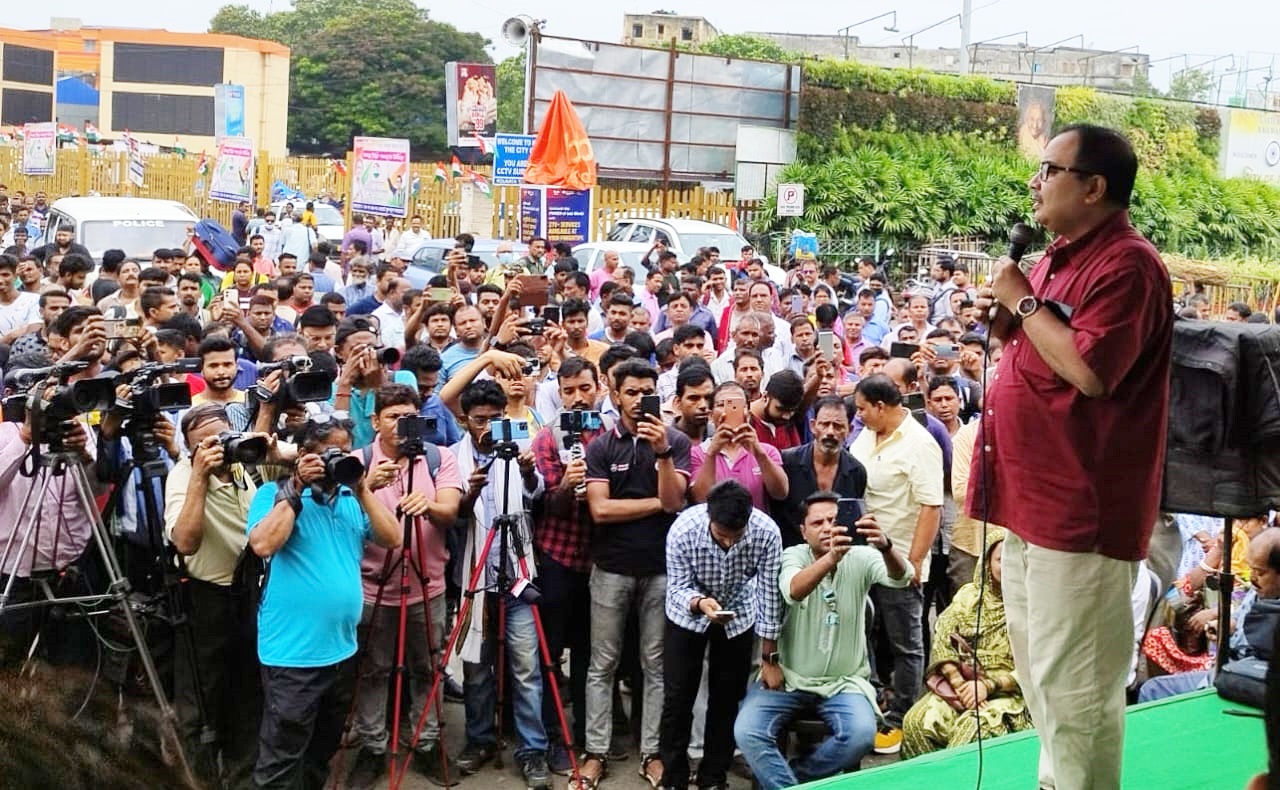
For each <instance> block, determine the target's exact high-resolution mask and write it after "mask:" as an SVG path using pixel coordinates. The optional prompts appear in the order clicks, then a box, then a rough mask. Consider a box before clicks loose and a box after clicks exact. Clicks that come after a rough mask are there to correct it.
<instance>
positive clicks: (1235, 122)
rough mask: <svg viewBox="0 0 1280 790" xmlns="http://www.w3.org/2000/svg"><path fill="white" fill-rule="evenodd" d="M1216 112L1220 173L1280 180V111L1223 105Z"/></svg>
mask: <svg viewBox="0 0 1280 790" xmlns="http://www.w3.org/2000/svg"><path fill="white" fill-rule="evenodd" d="M1218 114H1219V115H1220V116H1221V117H1222V146H1221V153H1220V154H1219V164H1220V167H1221V169H1222V175H1223V176H1225V177H1227V178H1236V177H1246V178H1256V179H1259V180H1261V181H1266V182H1269V183H1272V184H1280V112H1268V111H1266V110H1243V109H1238V108H1231V109H1226V108H1223V109H1220V110H1218Z"/></svg>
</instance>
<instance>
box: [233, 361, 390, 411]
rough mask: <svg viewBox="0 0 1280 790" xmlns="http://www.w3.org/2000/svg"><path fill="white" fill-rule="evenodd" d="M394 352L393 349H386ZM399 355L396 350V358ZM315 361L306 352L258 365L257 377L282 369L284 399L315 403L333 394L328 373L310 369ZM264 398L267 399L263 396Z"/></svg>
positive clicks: (294, 401) (331, 379)
mask: <svg viewBox="0 0 1280 790" xmlns="http://www.w3.org/2000/svg"><path fill="white" fill-rule="evenodd" d="M388 350H390V351H392V352H395V349H394V348H393V349H388ZM399 357H400V355H399V353H398V352H397V353H396V358H397V359H399ZM314 364H315V363H313V362H312V360H311V357H309V356H307V355H306V354H298V355H297V356H292V357H287V358H285V359H282V360H280V361H279V362H272V363H270V364H267V365H259V366H258V377H259V378H261V377H263V376H266V375H268V374H270V373H273V372H275V371H277V370H282V371H284V375H285V377H286V378H285V381H284V386H283V387H282V388H281V390H280V391H281V392H283V393H284V396H285V399H286V400H287V401H291V402H293V403H316V402H319V401H326V400H329V398H330V397H331V396H332V395H333V385H332V382H333V378H332V377H331V376H329V375H328V374H326V373H324V372H322V371H318V370H312V367H313V366H314ZM264 400H267V399H266V398H264Z"/></svg>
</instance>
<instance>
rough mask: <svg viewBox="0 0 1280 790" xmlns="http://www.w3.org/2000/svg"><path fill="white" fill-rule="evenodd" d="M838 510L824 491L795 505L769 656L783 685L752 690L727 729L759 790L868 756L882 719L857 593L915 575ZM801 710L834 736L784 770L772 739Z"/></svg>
mask: <svg viewBox="0 0 1280 790" xmlns="http://www.w3.org/2000/svg"><path fill="white" fill-rule="evenodd" d="M838 502H839V496H838V495H837V494H835V493H833V492H831V491H819V492H817V493H815V494H813V495H811V496H810V497H809V498H808V499H806V500H805V502H804V513H803V517H804V522H803V528H802V530H803V536H804V539H805V542H804V543H802V544H800V545H798V546H792V547H791V548H789V549H787V550H786V551H784V552H782V570H781V573H780V574H779V578H778V587H779V589H780V591H781V593H782V599H783V601H784V602H785V603H786V605H787V608H788V611H787V615H786V620H785V623H784V625H783V627H782V633H781V635H780V636H779V637H778V652H777V654H776V655H775V656H773V658H774V659H775V660H776V661H777V662H778V663H779V664H780V665H781V666H782V676H783V681H784V683H783V687H782V688H781V689H776V690H773V689H768V688H765V687H764V685H763V684H761V683H758V682H757V683H753V684H752V686H751V688H750V689H748V691H747V697H746V699H745V700H744V701H743V703H742V708H741V709H740V710H739V711H738V719H737V721H736V722H735V724H734V737H735V738H736V739H737V743H738V748H740V749H742V753H743V755H745V756H746V758H747V762H748V763H749V764H750V765H751V770H752V771H753V772H754V773H755V776H756V781H758V782H759V783H760V787H761V788H762V790H775V788H784V787H791V786H792V785H795V784H798V783H800V782H807V781H810V780H812V779H820V778H822V777H825V776H831V775H833V774H836V773H839V772H841V771H844V770H845V769H847V768H849V767H851V766H853V765H854V764H856V763H857V762H858V761H859V760H861V759H862V757H863V756H864V755H866V754H867V753H868V752H870V751H871V748H872V745H873V743H874V739H875V734H876V729H877V727H878V726H879V723H880V721H881V719H882V718H883V717H882V715H881V713H880V710H879V708H877V707H876V701H875V699H876V697H875V691H874V690H873V689H872V687H871V681H870V679H869V672H868V666H867V640H866V628H865V622H864V621H865V617H864V615H865V612H866V604H867V593H868V591H869V590H870V589H871V585H873V584H882V585H884V586H886V587H897V588H902V587H906V586H907V585H908V584H910V583H911V580H912V578H914V575H915V572H914V570H913V568H912V566H911V564H910V562H908V560H907V558H906V556H905V555H904V554H903V552H902V551H900V550H898V549H896V548H895V547H894V546H893V544H892V543H891V542H890V540H889V538H888V537H887V536H885V535H884V533H882V532H881V531H880V528H879V527H878V526H877V525H876V521H875V516H874V515H873V514H867V515H865V516H864V517H863V518H861V519H859V520H858V521H857V523H856V524H836V521H837V512H838V510H839V508H838V505H837V503H838ZM855 541H856V542H857V543H859V544H864V545H854V543H855ZM810 712H811V713H813V714H815V715H817V716H819V717H821V718H822V719H823V720H824V721H826V722H827V725H828V726H829V727H830V729H831V731H832V732H833V733H837V734H838V735H839V736H840V737H834V736H833V737H830V738H827V739H826V740H825V741H823V742H822V743H821V744H820V745H819V746H818V748H816V749H814V750H813V752H812V753H811V754H809V755H808V757H806V758H805V759H803V760H800V761H798V762H797V763H796V764H795V765H794V766H792V765H789V764H788V763H787V760H786V758H785V757H784V756H783V755H782V753H781V751H780V750H779V748H778V735H779V733H781V732H782V730H783V729H784V728H785V727H786V726H787V724H788V723H790V721H791V720H792V719H793V718H795V717H796V716H797V715H798V714H801V713H810Z"/></svg>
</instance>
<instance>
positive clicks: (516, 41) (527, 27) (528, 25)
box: [502, 14, 540, 47]
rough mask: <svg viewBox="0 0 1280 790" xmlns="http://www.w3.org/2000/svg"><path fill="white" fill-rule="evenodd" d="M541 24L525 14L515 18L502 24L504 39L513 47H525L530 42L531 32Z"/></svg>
mask: <svg viewBox="0 0 1280 790" xmlns="http://www.w3.org/2000/svg"><path fill="white" fill-rule="evenodd" d="M539 24H540V23H539V22H538V20H536V19H534V18H533V17H531V16H527V15H525V14H521V15H519V16H513V17H511V18H510V19H508V20H507V21H506V22H503V23H502V37H503V38H504V39H506V41H507V43H508V44H510V45H511V46H513V47H523V46H524V43H525V42H526V41H528V40H529V32H530V31H531V30H534V29H536V28H537V27H538V25H539Z"/></svg>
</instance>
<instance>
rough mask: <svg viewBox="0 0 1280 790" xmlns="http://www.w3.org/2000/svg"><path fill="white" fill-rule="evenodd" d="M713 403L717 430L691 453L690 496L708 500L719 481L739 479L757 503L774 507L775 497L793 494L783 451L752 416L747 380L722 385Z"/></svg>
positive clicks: (694, 499) (713, 398)
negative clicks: (765, 436)
mask: <svg viewBox="0 0 1280 790" xmlns="http://www.w3.org/2000/svg"><path fill="white" fill-rule="evenodd" d="M711 404H712V405H711V421H712V423H713V424H714V425H715V433H713V434H712V435H711V438H709V439H707V440H706V441H704V442H702V443H700V444H695V445H693V447H691V448H690V452H689V471H690V472H691V473H692V475H693V478H692V482H691V483H690V484H689V490H690V494H691V497H690V498H691V499H692V500H693V501H694V502H705V501H706V499H707V494H708V492H710V491H711V489H712V488H713V487H714V486H715V484H716V483H718V482H720V481H722V480H734V481H737V482H738V483H741V484H742V486H743V488H746V489H747V491H748V492H750V494H751V505H752V507H755V508H756V509H758V510H763V511H765V512H768V505H769V500H770V499H786V498H787V491H788V489H789V483H788V482H787V476H786V473H784V472H783V471H782V455H781V454H780V453H779V452H778V449H777V448H776V447H774V446H773V445H770V444H766V443H764V442H762V441H760V439H759V437H758V436H757V435H756V431H755V429H754V428H753V427H752V426H751V424H750V423H749V422H748V421H747V416H746V415H747V391H746V388H744V387H743V386H742V385H741V384H739V383H738V382H736V381H726V382H724V383H723V384H721V385H720V386H718V387H716V390H715V394H714V395H712V401H711Z"/></svg>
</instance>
